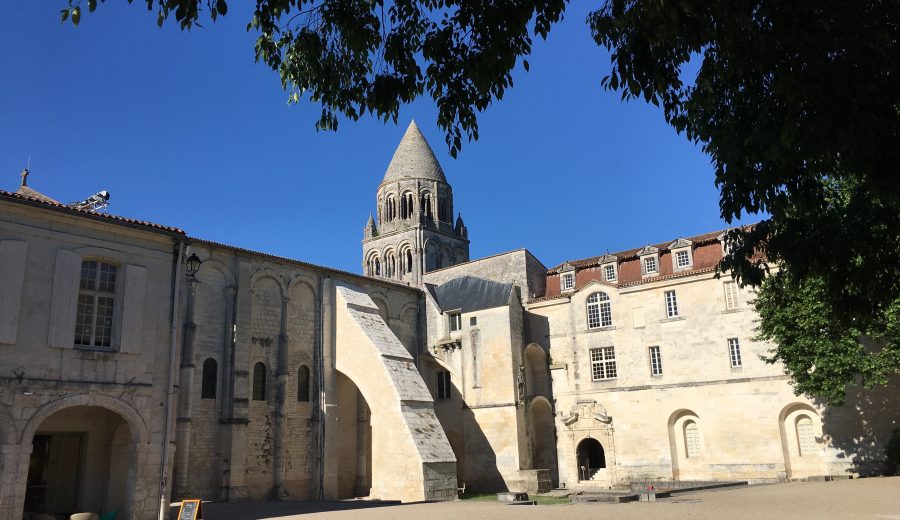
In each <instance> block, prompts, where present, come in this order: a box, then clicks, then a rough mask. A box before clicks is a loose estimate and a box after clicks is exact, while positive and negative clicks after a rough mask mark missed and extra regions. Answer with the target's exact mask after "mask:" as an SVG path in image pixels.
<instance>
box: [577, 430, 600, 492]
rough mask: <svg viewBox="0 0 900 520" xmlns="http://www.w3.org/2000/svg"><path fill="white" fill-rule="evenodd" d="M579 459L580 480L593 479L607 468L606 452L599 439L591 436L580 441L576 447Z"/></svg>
mask: <svg viewBox="0 0 900 520" xmlns="http://www.w3.org/2000/svg"><path fill="white" fill-rule="evenodd" d="M576 460H577V461H578V480H579V481H581V480H593V479H595V478H597V477H598V476H600V473H602V470H604V469H606V452H605V451H604V450H603V445H602V444H600V441H598V440H597V439H592V438H590V437H588V438H586V439H584V440H582V441H581V442H579V443H578V447H577V448H576Z"/></svg>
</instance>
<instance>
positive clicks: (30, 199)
mask: <svg viewBox="0 0 900 520" xmlns="http://www.w3.org/2000/svg"><path fill="white" fill-rule="evenodd" d="M3 198H5V199H12V200H15V201H19V202H26V203H30V204H34V205H38V206H46V207H48V208H53V209H55V210H61V211H64V212H66V213H72V214H74V215H80V216H85V217H90V218H96V219H100V220H110V221H113V222H118V223H122V224H130V225H134V226H142V227H146V228H150V229H153V230H156V231H164V232H166V233H175V234H178V235H184V234H185V232H184V231H182V230H181V229H178V228H176V227H170V226H163V225H161V224H154V223H153V222H147V221H144V220H137V219H133V218H128V217H120V216H118V215H110V214H109V213H100V212H99V211H90V210H86V209H75V208H73V207H71V206H67V205H65V204H61V203H59V202H56V201H53V199H50V198H49V197H46V196H45V197H42V198H41V197H34V196H28V195H24V194H21V193H11V192H8V191H4V190H0V199H3Z"/></svg>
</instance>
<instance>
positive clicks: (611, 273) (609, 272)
mask: <svg viewBox="0 0 900 520" xmlns="http://www.w3.org/2000/svg"><path fill="white" fill-rule="evenodd" d="M603 271H604V274H605V275H606V281H607V282H614V281H616V266H614V265H612V264H610V265H607V266H606V267H604V268H603Z"/></svg>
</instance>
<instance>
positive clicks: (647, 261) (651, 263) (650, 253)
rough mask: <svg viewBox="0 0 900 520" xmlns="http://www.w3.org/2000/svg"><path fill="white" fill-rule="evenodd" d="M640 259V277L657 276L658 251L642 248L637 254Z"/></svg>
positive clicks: (650, 247) (651, 248)
mask: <svg viewBox="0 0 900 520" xmlns="http://www.w3.org/2000/svg"><path fill="white" fill-rule="evenodd" d="M637 256H638V258H640V259H641V276H642V277H644V278H647V277H648V276H656V275H658V274H659V249H658V248H656V247H653V246H644V247H642V248H641V249H640V250H639V251H638V252H637Z"/></svg>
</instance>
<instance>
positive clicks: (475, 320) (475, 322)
mask: <svg viewBox="0 0 900 520" xmlns="http://www.w3.org/2000/svg"><path fill="white" fill-rule="evenodd" d="M475 325H478V318H476V317H475V316H472V317H471V318H469V326H470V327H474V326H475Z"/></svg>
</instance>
